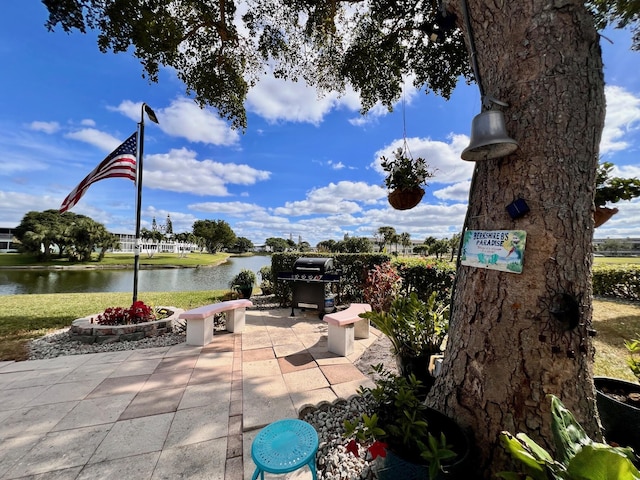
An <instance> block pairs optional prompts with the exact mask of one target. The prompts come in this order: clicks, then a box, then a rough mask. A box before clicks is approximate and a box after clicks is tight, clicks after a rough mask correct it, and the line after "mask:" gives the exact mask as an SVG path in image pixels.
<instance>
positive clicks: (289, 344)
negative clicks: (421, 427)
mask: <svg viewBox="0 0 640 480" xmlns="http://www.w3.org/2000/svg"><path fill="white" fill-rule="evenodd" d="M289 314H290V309H277V310H269V311H258V310H248V311H247V314H246V322H247V323H246V328H245V330H244V332H243V333H240V334H238V333H236V334H231V333H218V332H216V335H215V336H214V340H213V342H212V343H210V344H209V345H207V346H204V347H193V346H187V345H186V344H184V343H183V344H180V345H175V346H172V347H162V348H150V349H140V350H129V351H124V352H111V353H97V354H87V355H73V356H66V357H58V358H55V359H50V360H34V361H26V362H0V452H2V453H0V479H26V478H29V479H34V480H35V479H52V480H72V479H96V478H99V479H114V480H115V479H129V478H130V479H154V480H155V479H176V478H185V479H192V480H199V479H207V480H240V479H250V478H251V475H252V473H253V470H254V468H255V466H254V464H253V462H252V460H251V454H250V449H251V442H252V440H253V438H255V436H256V434H257V433H258V431H259V430H260V428H262V427H263V426H265V425H267V424H269V423H270V422H273V421H274V420H278V419H281V418H292V417H293V418H297V417H298V413H299V412H300V411H301V410H302V409H303V408H304V407H305V406H308V405H317V404H319V403H321V402H333V401H334V400H336V399H338V398H344V399H346V398H349V397H350V396H352V395H354V394H355V393H356V390H357V388H358V387H359V386H360V385H364V384H366V385H370V384H371V382H370V380H369V379H368V378H367V377H366V376H365V375H363V374H362V373H361V372H360V370H358V368H356V367H355V366H354V365H353V362H354V361H356V360H357V359H358V358H359V357H360V356H361V355H362V353H363V352H364V351H365V350H366V349H367V348H368V347H369V346H370V345H371V344H372V343H373V342H374V341H375V340H376V339H377V338H378V336H379V335H380V333H379V332H378V331H377V330H375V329H373V328H372V329H371V332H372V334H371V336H370V338H368V339H365V340H356V341H355V351H354V353H353V354H352V355H350V356H348V357H339V356H337V355H335V354H332V353H329V352H328V351H327V324H326V323H325V322H323V321H322V320H319V319H318V316H317V314H316V312H300V311H297V316H296V317H290V316H289ZM265 478H279V479H285V478H289V479H292V478H296V479H306V478H311V474H310V473H309V471H308V469H304V470H301V471H299V472H296V473H294V474H289V475H287V476H283V475H280V476H272V475H265Z"/></svg>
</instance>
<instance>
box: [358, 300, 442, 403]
mask: <svg viewBox="0 0 640 480" xmlns="http://www.w3.org/2000/svg"><path fill="white" fill-rule="evenodd" d="M360 316H361V317H364V318H368V319H369V320H370V321H371V322H373V324H374V325H375V327H376V328H377V329H378V330H380V331H381V332H382V333H384V334H385V335H386V336H387V337H389V340H390V341H391V348H392V352H393V354H394V355H395V357H396V362H397V363H398V369H399V370H400V373H401V374H402V375H404V376H406V377H408V376H409V375H411V374H414V375H415V376H416V377H418V379H419V380H420V381H421V382H422V384H423V386H424V388H425V394H426V393H428V391H429V390H430V388H431V386H432V385H433V383H434V380H435V379H434V378H433V377H432V376H431V374H430V373H429V362H430V359H431V356H432V355H436V354H439V353H440V351H441V347H442V343H443V341H444V339H445V337H446V335H447V331H448V329H449V305H448V304H445V303H442V302H440V301H438V300H437V292H432V293H431V295H430V296H429V299H428V300H427V301H426V302H425V301H422V300H420V299H419V298H418V295H417V294H416V293H415V292H411V293H410V294H409V296H398V297H396V298H394V299H393V300H392V302H391V306H390V307H389V311H387V312H385V311H378V312H375V311H371V312H366V313H362V314H361V315H360Z"/></svg>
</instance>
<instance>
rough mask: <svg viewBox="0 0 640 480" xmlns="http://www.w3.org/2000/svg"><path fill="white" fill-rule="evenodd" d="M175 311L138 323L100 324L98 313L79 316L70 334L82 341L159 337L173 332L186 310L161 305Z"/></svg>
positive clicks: (124, 340)
mask: <svg viewBox="0 0 640 480" xmlns="http://www.w3.org/2000/svg"><path fill="white" fill-rule="evenodd" d="M160 308H165V309H167V310H169V311H171V312H173V313H172V314H171V315H170V316H169V317H167V318H163V319H162V320H154V321H152V322H144V323H136V324H134V325H99V324H97V323H95V318H96V317H97V316H98V315H100V314H99V313H96V314H94V315H89V316H87V317H83V318H78V319H76V320H74V321H73V322H72V323H71V327H70V328H69V336H70V337H71V339H72V340H76V341H78V342H81V343H87V344H91V343H112V342H131V341H136V340H142V339H143V338H146V337H157V336H159V335H164V334H165V333H171V332H173V331H174V329H175V322H176V321H177V320H178V316H179V315H180V314H181V313H182V312H183V311H184V310H183V309H181V308H176V307H160Z"/></svg>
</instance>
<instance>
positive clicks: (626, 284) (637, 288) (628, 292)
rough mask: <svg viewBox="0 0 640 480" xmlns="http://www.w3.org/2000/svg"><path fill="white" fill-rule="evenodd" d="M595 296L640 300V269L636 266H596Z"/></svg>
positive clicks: (594, 273)
mask: <svg viewBox="0 0 640 480" xmlns="http://www.w3.org/2000/svg"><path fill="white" fill-rule="evenodd" d="M593 294H594V295H601V296H604V297H617V298H624V299H627V300H640V267H638V266H636V265H594V267H593Z"/></svg>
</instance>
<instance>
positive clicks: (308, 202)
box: [274, 181, 387, 217]
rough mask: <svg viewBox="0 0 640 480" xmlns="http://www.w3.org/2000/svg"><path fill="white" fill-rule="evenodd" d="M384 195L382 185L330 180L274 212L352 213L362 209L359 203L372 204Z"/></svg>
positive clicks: (291, 214)
mask: <svg viewBox="0 0 640 480" xmlns="http://www.w3.org/2000/svg"><path fill="white" fill-rule="evenodd" d="M386 195H387V192H386V190H384V189H383V188H382V187H379V186H377V185H369V184H367V183H365V182H349V181H342V182H338V183H333V182H332V183H330V184H329V185H327V186H326V187H322V188H316V189H313V190H311V191H310V192H309V193H308V194H307V198H306V199H304V200H300V201H296V202H287V203H286V204H285V205H284V206H283V207H278V208H276V209H275V210H274V213H276V214H277V215H289V216H294V217H296V216H304V215H314V214H321V215H326V214H339V213H345V214H353V213H357V212H360V211H361V210H362V207H361V205H360V203H363V204H365V205H372V204H375V203H377V202H378V201H379V200H380V199H381V198H384V197H386Z"/></svg>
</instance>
